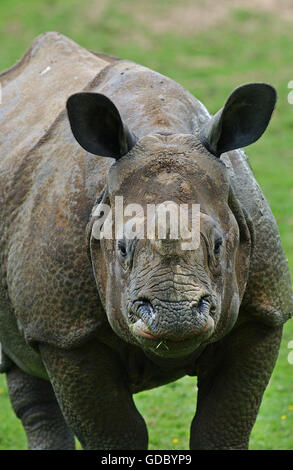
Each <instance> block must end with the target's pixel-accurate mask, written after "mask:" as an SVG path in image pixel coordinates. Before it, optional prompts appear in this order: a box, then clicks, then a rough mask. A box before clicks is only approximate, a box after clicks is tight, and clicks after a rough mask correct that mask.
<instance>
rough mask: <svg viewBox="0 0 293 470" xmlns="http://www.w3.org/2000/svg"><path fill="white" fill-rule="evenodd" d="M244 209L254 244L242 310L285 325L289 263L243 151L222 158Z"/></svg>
mask: <svg viewBox="0 0 293 470" xmlns="http://www.w3.org/2000/svg"><path fill="white" fill-rule="evenodd" d="M221 160H222V161H223V162H224V163H225V165H226V167H227V169H228V171H229V174H230V178H231V181H232V184H233V187H234V191H235V193H236V196H237V198H238V200H239V201H240V203H241V205H242V207H244V208H245V210H246V212H247V213H248V214H249V217H250V219H251V221H252V225H253V231H254V243H253V250H252V256H251V260H250V268H249V278H248V282H247V287H246V292H245V295H244V298H243V302H242V310H243V311H245V312H246V313H247V312H248V313H249V315H253V316H255V317H256V318H259V319H261V320H263V321H265V322H266V323H268V324H270V325H279V324H282V323H284V322H285V321H286V320H287V319H288V318H290V316H292V314H293V294H292V287H291V279H290V272H289V268H288V261H287V259H286V257H285V254H284V251H283V248H282V243H281V238H280V234H279V230H278V227H277V224H276V221H275V218H274V216H273V214H272V211H271V209H270V207H269V204H268V202H267V200H266V198H265V196H264V195H263V192H262V190H261V188H260V186H259V184H258V183H257V181H256V179H255V177H254V175H253V172H252V169H251V167H250V164H249V162H248V158H247V156H246V154H245V152H244V151H243V150H241V149H240V150H236V151H233V152H228V153H226V154H223V155H222V156H221Z"/></svg>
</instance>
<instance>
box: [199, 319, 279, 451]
mask: <svg viewBox="0 0 293 470" xmlns="http://www.w3.org/2000/svg"><path fill="white" fill-rule="evenodd" d="M281 336H282V328H270V327H266V326H264V325H262V324H260V323H250V324H242V325H241V326H239V327H238V328H237V329H236V330H235V331H232V332H231V333H230V334H229V335H228V336H227V337H226V338H225V339H223V340H221V342H219V343H218V344H217V343H215V344H214V345H211V348H210V351H208V352H207V354H206V356H203V359H202V362H201V364H200V371H199V374H198V403H197V411H196V415H195V418H194V420H193V422H192V426H191V436H190V448H191V449H247V448H248V442H249V436H250V433H251V430H252V427H253V425H254V423H255V420H256V416H257V413H258V410H259V406H260V404H261V400H262V396H263V393H264V391H265V388H266V386H267V383H268V381H269V378H270V376H271V373H272V370H273V367H274V365H275V361H276V359H277V355H278V351H279V345H280V340H281Z"/></svg>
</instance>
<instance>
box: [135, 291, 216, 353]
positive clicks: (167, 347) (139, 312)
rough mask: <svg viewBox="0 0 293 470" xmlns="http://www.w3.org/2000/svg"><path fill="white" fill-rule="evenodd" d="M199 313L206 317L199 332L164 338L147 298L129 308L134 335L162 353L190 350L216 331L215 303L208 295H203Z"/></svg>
mask: <svg viewBox="0 0 293 470" xmlns="http://www.w3.org/2000/svg"><path fill="white" fill-rule="evenodd" d="M196 311H197V314H198V315H200V316H201V317H202V318H204V324H203V325H202V327H201V328H200V331H199V332H198V333H199V334H190V335H188V336H187V337H184V338H182V337H181V338H180V336H179V337H177V338H176V337H171V338H170V337H169V338H167V337H166V338H164V335H162V331H160V328H159V329H158V333H157V331H156V330H157V326H158V318H157V315H156V314H155V312H154V310H153V307H152V305H151V303H150V302H149V301H148V300H147V299H139V300H136V301H134V302H133V303H131V305H130V307H129V310H128V322H129V328H130V330H131V332H132V335H133V336H134V337H135V338H136V340H137V341H138V342H139V343H140V344H141V345H142V346H145V347H147V348H151V349H152V350H154V351H155V352H156V353H158V354H160V353H161V352H162V350H164V351H165V352H167V351H170V352H171V351H175V350H178V351H179V350H181V349H182V351H183V350H189V349H193V348H194V347H195V346H196V345H197V344H199V343H201V342H202V341H204V340H206V339H207V338H209V337H210V336H211V334H212V333H213V331H214V327H215V324H214V319H213V318H212V312H213V303H212V302H211V300H210V298H209V297H208V296H203V297H202V299H201V300H200V302H198V304H197V309H196Z"/></svg>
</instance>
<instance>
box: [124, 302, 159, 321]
mask: <svg viewBox="0 0 293 470" xmlns="http://www.w3.org/2000/svg"><path fill="white" fill-rule="evenodd" d="M128 317H129V320H130V322H131V323H135V322H136V321H137V320H138V319H141V320H143V321H144V322H145V323H146V324H149V323H151V322H152V321H153V320H154V317H155V314H154V309H153V306H152V304H151V303H150V302H149V301H148V300H146V299H138V300H135V301H134V302H133V304H132V306H131V309H130V311H129V314H128Z"/></svg>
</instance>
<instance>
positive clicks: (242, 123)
mask: <svg viewBox="0 0 293 470" xmlns="http://www.w3.org/2000/svg"><path fill="white" fill-rule="evenodd" d="M275 103H276V90H275V89H274V88H273V87H272V86H271V85H267V84H266V83H248V84H247V85H242V86H241V87H239V88H236V90H234V91H233V93H232V94H231V95H230V96H229V98H228V100H227V101H226V104H225V106H224V107H223V108H222V109H220V111H218V112H217V113H216V114H215V115H214V116H213V117H212V118H211V119H210V120H209V121H208V122H207V123H206V124H205V125H204V126H203V128H202V129H201V131H200V134H199V139H200V140H201V141H202V143H203V144H204V146H205V147H206V148H207V149H208V150H209V151H210V152H211V153H212V154H214V155H216V156H217V157H219V156H220V155H221V154H222V153H224V152H228V151H229V150H234V149H237V148H240V147H246V146H247V145H249V144H252V143H253V142H255V141H256V140H257V139H259V138H260V136H261V135H262V134H263V132H264V131H265V130H266V128H267V125H268V123H269V121H270V119H271V115H272V112H273V109H274V107H275Z"/></svg>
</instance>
